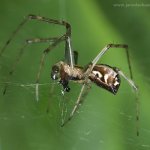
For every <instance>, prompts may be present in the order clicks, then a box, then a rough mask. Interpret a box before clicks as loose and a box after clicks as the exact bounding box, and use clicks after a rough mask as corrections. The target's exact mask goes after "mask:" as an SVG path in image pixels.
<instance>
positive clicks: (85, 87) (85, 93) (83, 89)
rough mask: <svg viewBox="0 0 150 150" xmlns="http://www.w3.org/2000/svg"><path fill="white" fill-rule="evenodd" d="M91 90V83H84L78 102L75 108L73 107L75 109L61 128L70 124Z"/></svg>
mask: <svg viewBox="0 0 150 150" xmlns="http://www.w3.org/2000/svg"><path fill="white" fill-rule="evenodd" d="M89 89H90V85H89V83H84V84H83V85H82V88H81V91H80V94H79V96H78V98H77V101H76V103H75V106H74V107H73V109H72V111H71V113H70V115H69V118H68V119H67V120H66V121H64V122H63V123H62V124H61V127H63V126H64V125H65V124H66V123H68V122H69V121H70V120H71V119H72V118H73V116H74V114H75V112H76V111H77V109H78V108H79V106H80V104H81V103H82V102H83V100H84V98H85V96H86V95H87V94H88V92H89Z"/></svg>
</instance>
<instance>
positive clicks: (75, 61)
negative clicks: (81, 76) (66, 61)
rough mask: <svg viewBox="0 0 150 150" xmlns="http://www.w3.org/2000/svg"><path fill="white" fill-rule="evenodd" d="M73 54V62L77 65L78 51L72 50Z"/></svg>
mask: <svg viewBox="0 0 150 150" xmlns="http://www.w3.org/2000/svg"><path fill="white" fill-rule="evenodd" d="M73 55H74V63H75V65H77V64H78V52H77V51H73Z"/></svg>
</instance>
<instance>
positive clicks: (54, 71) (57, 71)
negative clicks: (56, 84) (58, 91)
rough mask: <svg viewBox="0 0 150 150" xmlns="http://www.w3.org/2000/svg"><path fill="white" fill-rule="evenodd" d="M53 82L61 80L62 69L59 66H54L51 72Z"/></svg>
mask: <svg viewBox="0 0 150 150" xmlns="http://www.w3.org/2000/svg"><path fill="white" fill-rule="evenodd" d="M51 78H52V80H58V79H59V78H60V67H59V65H54V66H53V67H52V71H51Z"/></svg>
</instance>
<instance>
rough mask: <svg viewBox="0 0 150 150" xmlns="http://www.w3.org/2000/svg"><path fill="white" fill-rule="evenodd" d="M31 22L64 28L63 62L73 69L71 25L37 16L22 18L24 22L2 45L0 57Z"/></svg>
mask: <svg viewBox="0 0 150 150" xmlns="http://www.w3.org/2000/svg"><path fill="white" fill-rule="evenodd" d="M31 20H37V21H41V22H46V23H49V24H57V25H61V26H64V27H65V28H66V33H65V37H66V48H65V60H66V61H67V63H68V64H70V65H71V67H72V68H73V65H74V58H73V52H72V48H71V25H70V24H69V23H68V22H66V21H63V20H62V21H59V20H55V19H50V18H45V17H41V16H37V15H28V16H27V17H25V18H24V20H23V21H22V22H21V23H20V24H19V25H18V26H17V28H16V30H14V31H13V33H12V34H11V36H10V37H9V39H8V40H7V41H6V43H5V44H4V46H3V48H2V49H1V50H0V56H1V55H2V54H3V53H4V51H5V50H6V48H7V46H8V45H9V44H10V43H11V41H12V40H13V39H14V37H15V36H16V34H17V33H18V32H19V31H20V30H21V28H22V27H23V26H24V25H25V24H26V23H27V22H29V21H31Z"/></svg>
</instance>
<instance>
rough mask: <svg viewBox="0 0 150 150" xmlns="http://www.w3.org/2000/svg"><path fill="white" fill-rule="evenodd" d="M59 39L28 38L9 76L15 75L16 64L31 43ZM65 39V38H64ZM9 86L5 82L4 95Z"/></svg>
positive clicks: (49, 41) (52, 41)
mask: <svg viewBox="0 0 150 150" xmlns="http://www.w3.org/2000/svg"><path fill="white" fill-rule="evenodd" d="M57 39H58V37H54V38H34V39H27V40H26V43H25V44H24V45H23V46H22V47H21V48H20V50H19V54H18V56H17V57H16V59H15V61H14V63H13V65H12V67H11V69H10V71H9V76H11V75H13V73H14V71H15V69H16V66H17V64H18V63H19V61H20V60H21V57H22V55H23V54H24V50H25V48H26V47H27V46H28V45H30V44H35V43H47V42H48V43H54V42H55V41H56V40H57ZM62 40H64V39H62ZM8 80H9V77H8V78H7V80H6V81H7V82H8ZM7 87H8V84H7V83H6V84H5V87H4V90H3V95H5V93H6V90H7Z"/></svg>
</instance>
